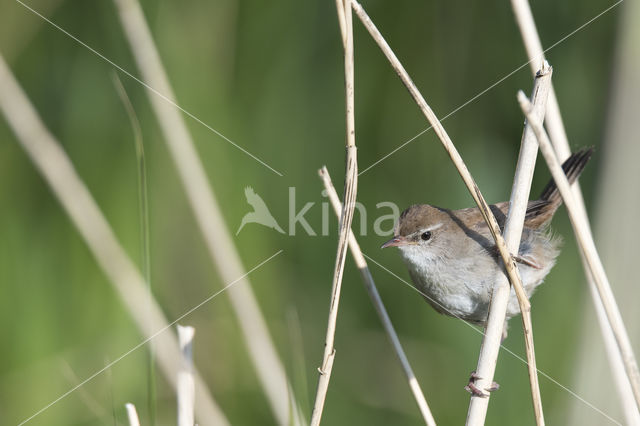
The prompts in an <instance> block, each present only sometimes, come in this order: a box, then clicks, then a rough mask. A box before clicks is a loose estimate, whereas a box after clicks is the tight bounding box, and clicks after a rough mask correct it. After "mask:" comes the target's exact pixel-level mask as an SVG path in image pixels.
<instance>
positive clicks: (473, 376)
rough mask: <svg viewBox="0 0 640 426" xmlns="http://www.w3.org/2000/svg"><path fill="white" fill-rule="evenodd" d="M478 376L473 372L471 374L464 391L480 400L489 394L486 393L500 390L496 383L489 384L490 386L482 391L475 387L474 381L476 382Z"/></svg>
mask: <svg viewBox="0 0 640 426" xmlns="http://www.w3.org/2000/svg"><path fill="white" fill-rule="evenodd" d="M479 378H480V376H478V374H477V373H476V372H475V371H472V372H471V376H470V377H469V383H468V384H467V386H465V387H464V389H465V390H466V391H467V392H469V393H470V394H472V395H475V396H479V397H481V398H487V397H488V396H489V394H487V393H486V392H494V391H497V390H498V389H500V385H499V384H497V383H496V382H493V383H491V386H489V387H488V388H486V389H485V390H484V391H483V390H481V389H480V388H478V387H477V386H476V380H478V379H479Z"/></svg>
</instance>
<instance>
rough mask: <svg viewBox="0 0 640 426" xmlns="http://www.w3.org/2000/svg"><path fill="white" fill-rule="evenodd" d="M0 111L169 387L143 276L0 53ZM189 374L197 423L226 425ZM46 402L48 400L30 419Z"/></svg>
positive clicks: (168, 361)
mask: <svg viewBox="0 0 640 426" xmlns="http://www.w3.org/2000/svg"><path fill="white" fill-rule="evenodd" d="M0 109H1V110H2V112H3V114H4V116H5V117H6V119H7V122H8V123H9V125H10V127H11V128H12V129H13V131H14V132H15V134H16V136H17V139H18V141H19V142H20V144H21V145H22V147H23V148H24V150H25V151H26V152H27V154H28V155H29V157H30V158H31V160H32V161H33V162H34V164H35V165H36V167H37V169H38V171H39V172H40V173H41V174H42V175H43V177H44V178H45V180H46V181H47V183H48V184H49V186H50V187H51V189H52V191H53V192H54V194H55V195H56V197H57V198H58V200H59V201H60V203H61V204H62V206H63V207H64V209H65V211H66V212H67V214H68V215H69V217H70V218H71V220H72V221H73V223H74V225H75V226H76V228H77V229H78V232H79V233H80V235H81V236H82V237H83V238H84V240H85V242H86V243H87V245H88V246H89V249H90V250H91V252H92V253H93V255H94V256H95V258H96V260H97V262H98V264H99V265H100V267H101V268H102V270H103V271H104V273H105V274H106V275H107V277H108V278H109V280H110V281H111V283H112V284H113V287H114V289H115V290H116V291H117V293H118V295H119V296H120V298H121V299H122V302H123V304H124V306H125V308H126V309H127V310H128V312H129V314H130V315H131V317H132V318H133V320H134V322H135V324H136V326H137V327H138V329H139V330H140V332H141V334H142V335H143V336H144V337H145V338H147V339H150V338H152V337H153V339H154V342H155V345H156V349H157V355H156V359H157V361H158V364H159V366H160V370H161V371H162V372H163V374H164V375H165V377H166V379H167V381H168V382H169V383H170V384H171V386H173V387H174V389H175V388H176V385H177V383H176V377H177V373H178V371H179V369H180V359H181V354H180V349H179V347H178V341H177V339H176V336H175V335H174V334H173V333H172V332H171V331H170V330H166V331H165V332H162V333H158V330H165V329H166V328H168V321H167V319H166V318H165V316H164V314H163V313H162V310H161V309H160V307H159V306H158V304H157V303H156V302H155V300H154V299H153V298H152V296H151V295H150V294H149V292H148V289H147V286H146V283H145V281H144V278H143V277H142V275H141V274H140V272H139V271H138V269H137V268H136V267H135V265H134V263H133V262H132V261H131V259H130V258H129V257H128V256H127V254H126V253H125V251H124V250H123V248H122V246H121V245H120V243H119V242H118V240H117V239H116V237H115V234H114V233H113V231H112V229H111V228H110V226H109V224H108V223H107V220H106V219H105V217H104V215H103V214H102V212H101V211H100V208H99V207H98V205H97V204H96V202H95V200H94V199H93V197H92V196H91V193H90V192H89V190H88V189H87V187H86V185H85V184H84V183H83V182H82V179H81V178H80V176H78V174H77V172H76V170H75V168H74V167H73V164H72V163H71V161H70V160H69V157H68V156H67V155H66V153H65V152H64V150H63V149H62V148H61V146H60V143H59V142H58V141H57V140H56V139H55V138H54V137H53V135H51V133H50V132H49V130H48V129H47V128H46V127H45V126H44V124H43V123H42V120H41V119H40V117H38V114H37V113H36V111H35V109H34V107H33V106H32V105H31V103H30V102H29V100H28V99H27V97H26V95H25V94H24V92H23V91H22V89H21V88H20V86H19V85H18V83H17V82H16V80H15V77H14V76H13V74H12V73H11V71H10V70H9V68H8V67H7V65H6V63H5V61H4V58H2V56H0ZM236 278H237V277H236ZM194 378H195V387H196V394H197V397H196V416H197V417H198V419H199V422H200V424H202V425H214V424H215V425H226V424H229V422H228V421H227V419H226V417H225V415H224V414H223V412H222V410H221V409H220V408H219V407H218V405H217V404H216V402H215V401H214V399H213V397H212V396H211V394H210V393H209V390H208V389H207V387H206V385H205V384H204V381H203V380H202V378H201V377H200V375H199V374H198V372H197V371H194ZM67 394H68V393H67ZM67 394H65V395H64V396H66V395H67ZM49 406H51V404H50V405H48V406H46V407H43V408H42V409H41V410H40V411H38V412H37V413H35V414H34V415H33V416H31V418H33V417H35V416H36V415H38V414H39V413H41V412H42V411H44V410H46V409H47V408H48V407H49Z"/></svg>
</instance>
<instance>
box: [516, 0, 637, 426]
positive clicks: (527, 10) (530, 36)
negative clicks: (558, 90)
mask: <svg viewBox="0 0 640 426" xmlns="http://www.w3.org/2000/svg"><path fill="white" fill-rule="evenodd" d="M511 6H512V8H513V12H514V14H515V17H516V22H517V23H518V28H519V29H520V34H521V35H522V39H523V42H524V45H525V49H526V51H527V55H528V57H529V62H530V65H531V67H532V69H531V70H532V72H534V73H535V72H536V62H540V61H542V60H544V51H543V50H542V43H541V42H540V37H539V35H538V30H537V29H536V24H535V20H534V19H533V14H532V13H531V7H530V6H529V2H528V0H511ZM545 126H546V128H547V130H548V131H549V136H550V138H551V143H552V144H553V148H554V149H555V152H556V154H557V156H558V159H559V160H560V161H564V160H566V159H567V158H569V156H570V155H571V149H570V147H569V141H568V139H567V134H566V131H565V129H564V124H563V120H562V116H561V114H560V108H559V106H558V100H557V98H556V94H555V91H554V89H553V84H552V85H551V92H550V93H549V101H548V103H547V116H546V120H545ZM571 190H572V193H573V196H574V199H575V201H576V211H577V214H579V215H581V216H583V218H584V221H585V222H587V223H588V218H587V209H586V207H585V205H584V200H583V198H582V192H581V191H580V185H578V184H577V183H576V184H574V185H572V186H571ZM589 231H590V230H589ZM580 258H581V261H582V265H583V268H584V270H585V276H586V279H587V282H588V283H589V287H590V289H591V291H590V292H589V293H590V294H591V298H592V300H593V303H594V306H595V312H596V316H597V318H598V322H599V323H600V330H601V333H602V335H603V343H604V345H605V346H606V347H607V354H609V356H608V359H609V363H610V364H611V368H612V372H613V374H614V375H616V376H619V374H620V372H621V371H625V370H626V367H625V365H624V361H623V359H622V353H621V352H620V350H619V346H618V345H617V344H613V345H612V343H615V337H614V335H613V331H612V329H611V325H610V324H609V321H608V318H607V315H606V312H605V310H604V309H603V308H602V301H601V300H597V298H598V297H599V292H598V291H594V290H595V289H596V283H595V280H594V278H593V276H592V275H591V274H590V273H588V272H587V271H588V270H589V266H588V264H587V261H586V258H585V255H584V253H582V251H581V253H580ZM615 385H616V388H617V392H618V396H619V397H620V400H621V404H622V405H623V406H624V407H625V408H624V411H625V413H629V412H631V413H633V417H629V416H627V421H636V420H637V419H638V406H637V402H636V399H635V398H634V397H633V390H632V389H631V384H630V383H629V382H628V378H627V377H626V375H623V376H622V377H618V378H617V379H616V380H615ZM629 407H632V408H629Z"/></svg>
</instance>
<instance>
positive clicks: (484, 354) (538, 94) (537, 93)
mask: <svg viewBox="0 0 640 426" xmlns="http://www.w3.org/2000/svg"><path fill="white" fill-rule="evenodd" d="M551 74H552V69H551V67H550V66H549V64H548V63H547V62H546V61H545V62H544V64H543V67H542V69H541V70H539V71H538V73H537V74H536V78H535V81H534V85H533V91H532V95H531V98H532V99H533V105H535V114H536V116H537V117H539V118H540V119H543V118H544V113H545V106H546V101H547V95H548V94H549V87H550V85H551ZM537 155H538V142H537V141H536V137H535V134H534V133H533V130H532V129H531V127H530V126H529V125H527V124H526V123H525V127H524V130H523V132H522V142H521V145H520V154H519V155H518V163H517V166H516V172H515V177H514V179H513V188H512V191H511V198H510V201H509V212H508V215H507V219H506V222H505V227H504V238H505V241H506V243H507V247H508V249H509V251H510V252H511V253H518V251H519V247H520V239H521V236H522V230H523V228H524V219H525V215H526V210H527V204H528V202H529V193H530V190H531V182H532V181H533V172H534V170H535V165H536V158H537ZM510 294H511V287H510V286H509V282H508V281H507V279H506V277H505V276H504V275H503V274H498V275H497V276H496V283H495V285H494V288H493V295H492V297H491V304H490V306H489V314H488V319H487V325H486V328H485V333H484V336H483V339H482V346H481V349H480V355H479V357H478V366H477V368H476V374H477V375H478V376H479V377H480V379H478V380H477V381H476V386H477V387H478V388H479V389H484V388H486V387H488V386H490V385H491V383H492V382H493V377H494V374H495V370H496V365H497V362H498V354H499V352H500V343H501V340H502V336H503V331H504V327H505V326H506V323H505V318H506V311H507V305H508V303H509V297H510ZM518 302H519V303H520V310H521V311H522V326H523V330H524V337H525V348H526V354H527V367H528V372H529V383H530V385H531V397H532V402H533V409H534V414H535V418H536V424H537V425H544V415H543V412H542V399H541V397H540V386H539V383H538V370H537V368H536V359H535V350H534V345H533V325H532V322H531V309H529V308H528V306H526V305H524V304H523V303H522V301H521V300H520V299H518ZM488 407H489V394H488V393H487V394H486V396H483V397H481V396H477V395H473V394H472V395H471V400H470V402H469V411H468V413H467V424H468V425H482V424H484V422H485V419H486V415H487V410H488Z"/></svg>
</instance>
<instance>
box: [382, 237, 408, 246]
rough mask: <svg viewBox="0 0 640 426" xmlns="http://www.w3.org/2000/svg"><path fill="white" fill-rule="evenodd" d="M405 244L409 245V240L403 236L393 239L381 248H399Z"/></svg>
mask: <svg viewBox="0 0 640 426" xmlns="http://www.w3.org/2000/svg"><path fill="white" fill-rule="evenodd" d="M405 244H407V240H406V239H405V238H404V237H402V236H398V237H393V238H392V239H390V240H389V241H387V242H386V243H384V244H383V245H382V247H380V248H387V247H398V246H403V245H405Z"/></svg>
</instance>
